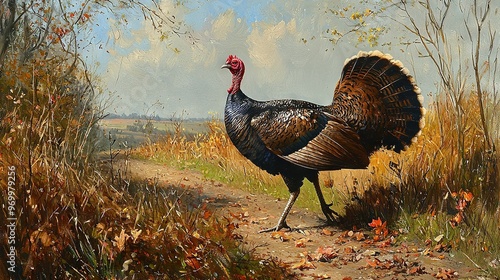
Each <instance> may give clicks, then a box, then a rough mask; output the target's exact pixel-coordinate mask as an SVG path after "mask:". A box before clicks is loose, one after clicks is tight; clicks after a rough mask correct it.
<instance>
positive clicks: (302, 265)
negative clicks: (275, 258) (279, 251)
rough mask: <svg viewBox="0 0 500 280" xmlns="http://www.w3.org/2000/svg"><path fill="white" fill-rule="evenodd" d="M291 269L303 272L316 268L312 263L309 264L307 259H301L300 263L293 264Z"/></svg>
mask: <svg viewBox="0 0 500 280" xmlns="http://www.w3.org/2000/svg"><path fill="white" fill-rule="evenodd" d="M291 268H292V269H300V270H304V269H315V268H316V267H315V266H314V264H313V263H312V262H310V261H309V260H308V259H307V257H306V258H303V259H302V260H301V261H300V262H298V263H296V264H293V265H292V266H291Z"/></svg>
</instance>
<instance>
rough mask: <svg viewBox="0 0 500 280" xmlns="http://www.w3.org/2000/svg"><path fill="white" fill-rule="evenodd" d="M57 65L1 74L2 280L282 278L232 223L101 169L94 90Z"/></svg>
mask: <svg viewBox="0 0 500 280" xmlns="http://www.w3.org/2000/svg"><path fill="white" fill-rule="evenodd" d="M53 63H54V64H55V65H57V66H55V65H51V64H50V62H47V61H42V62H37V61H34V62H33V64H30V65H26V66H25V67H20V68H15V69H10V71H5V72H4V75H3V76H0V93H1V94H0V98H1V100H2V104H5V106H4V107H2V110H1V112H0V113H1V114H0V117H1V122H0V174H1V175H0V190H1V195H0V204H2V205H3V207H2V208H1V209H0V221H15V227H12V230H10V229H8V228H7V227H6V225H7V222H5V223H4V224H3V225H2V227H1V230H0V236H1V240H2V242H0V252H1V253H0V255H1V256H2V258H1V260H2V261H1V264H0V279H9V278H10V279H123V278H124V277H131V278H135V277H137V278H150V277H155V278H161V279H180V278H184V279H215V278H219V279H235V278H239V279H247V278H254V279H259V278H260V279H262V278H264V279H266V278H268V277H271V278H273V279H276V278H279V277H281V276H282V275H288V272H287V270H286V268H284V267H283V265H282V264H280V263H279V262H277V261H275V260H273V259H269V260H260V259H256V258H255V257H253V255H252V253H251V251H249V249H248V248H243V247H242V245H241V244H240V242H239V240H238V238H237V236H233V229H234V225H233V224H232V222H231V221H230V220H227V219H223V218H220V219H219V218H217V217H216V216H215V215H212V213H211V212H210V211H209V210H208V209H207V208H206V206H205V205H203V204H202V203H196V204H193V203H191V202H190V201H191V200H189V201H186V200H184V195H185V192H179V191H172V190H175V189H176V186H172V187H171V188H170V189H165V188H160V187H159V186H157V185H156V183H155V182H142V181H137V180H133V179H132V178H128V177H127V172H126V170H127V169H126V168H127V166H121V168H120V170H121V171H120V172H119V173H118V172H116V171H113V170H112V169H111V168H110V166H111V165H113V164H116V163H114V162H113V161H111V162H108V163H109V164H108V165H105V166H100V165H99V164H98V163H99V161H97V158H96V145H97V141H98V139H97V137H96V135H97V130H98V128H97V126H96V123H97V121H98V120H99V119H100V118H101V113H100V111H99V110H98V107H97V106H96V104H95V103H94V101H95V95H94V90H96V89H94V88H92V84H91V82H90V80H89V79H88V78H89V77H87V76H85V75H84V74H85V73H84V72H79V71H78V70H74V71H73V72H71V71H69V70H68V68H71V67H72V66H70V65H66V64H65V62H64V61H53ZM12 65H15V64H12ZM65 67H68V68H65ZM57 69H59V71H57ZM4 70H5V69H4ZM68 71H69V72H68ZM68 73H71V74H69V75H68ZM111 142H113V139H111ZM111 148H113V147H112V146H111ZM111 153H112V154H110V155H109V158H112V159H114V156H115V154H114V153H115V151H113V150H112V151H111ZM8 177H11V179H8ZM9 182H10V183H9ZM8 206H11V207H10V208H9V207H8ZM11 246H13V248H14V250H12V249H11ZM11 251H14V252H15V255H14V257H13V258H12V259H13V263H12V264H11V263H8V262H7V261H8V260H9V259H10V258H9V257H7V256H8V254H10V252H11Z"/></svg>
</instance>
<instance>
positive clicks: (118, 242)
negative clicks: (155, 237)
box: [113, 229, 130, 252]
mask: <svg viewBox="0 0 500 280" xmlns="http://www.w3.org/2000/svg"><path fill="white" fill-rule="evenodd" d="M129 238H130V236H129V235H128V234H126V233H125V229H122V231H121V232H120V235H117V236H115V238H114V240H113V245H114V246H115V247H117V248H118V252H122V251H123V250H125V243H126V242H127V239H129Z"/></svg>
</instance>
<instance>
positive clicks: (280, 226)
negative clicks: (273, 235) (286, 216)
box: [259, 223, 292, 233]
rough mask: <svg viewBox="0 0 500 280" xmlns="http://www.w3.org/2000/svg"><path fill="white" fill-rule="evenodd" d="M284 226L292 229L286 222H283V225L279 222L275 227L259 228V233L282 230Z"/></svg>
mask: <svg viewBox="0 0 500 280" xmlns="http://www.w3.org/2000/svg"><path fill="white" fill-rule="evenodd" d="M283 228H285V229H288V230H292V229H291V228H290V227H289V226H288V225H287V224H286V223H283V224H281V225H280V224H278V225H276V226H275V227H272V228H267V229H263V230H259V233H264V232H272V231H279V230H281V229H283Z"/></svg>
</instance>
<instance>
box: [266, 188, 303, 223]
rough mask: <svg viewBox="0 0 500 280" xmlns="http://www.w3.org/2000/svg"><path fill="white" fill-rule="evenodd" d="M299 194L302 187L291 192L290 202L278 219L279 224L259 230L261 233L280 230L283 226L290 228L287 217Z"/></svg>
mask: <svg viewBox="0 0 500 280" xmlns="http://www.w3.org/2000/svg"><path fill="white" fill-rule="evenodd" d="M299 194H300V189H299V190H297V191H295V192H291V193H290V197H289V198H288V202H287V203H286V206H285V210H283V213H281V216H280V219H279V220H278V224H277V225H276V226H275V227H272V228H268V229H263V230H261V231H259V233H263V232H270V231H278V230H280V229H282V228H287V229H290V227H289V226H288V225H287V224H286V217H287V216H288V213H290V210H291V209H292V206H293V204H294V203H295V200H297V197H299Z"/></svg>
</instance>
